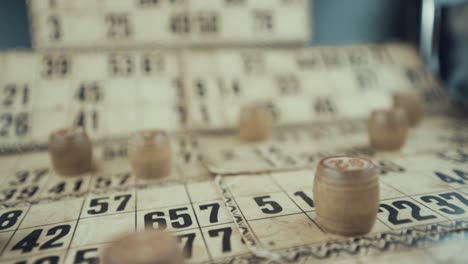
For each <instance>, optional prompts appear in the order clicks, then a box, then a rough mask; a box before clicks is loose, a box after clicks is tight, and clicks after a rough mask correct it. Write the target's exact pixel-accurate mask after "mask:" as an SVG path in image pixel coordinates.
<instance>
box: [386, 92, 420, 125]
mask: <svg viewBox="0 0 468 264" xmlns="http://www.w3.org/2000/svg"><path fill="white" fill-rule="evenodd" d="M393 106H394V107H400V108H403V109H404V110H405V111H406V115H407V116H408V121H409V124H410V126H412V127H414V126H416V125H418V124H419V122H421V119H422V118H423V115H424V101H423V99H422V98H421V96H420V95H419V94H418V93H417V92H414V91H405V92H397V93H395V94H393Z"/></svg>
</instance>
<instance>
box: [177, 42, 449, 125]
mask: <svg viewBox="0 0 468 264" xmlns="http://www.w3.org/2000/svg"><path fill="white" fill-rule="evenodd" d="M182 59H183V61H184V63H183V64H184V67H183V70H182V71H183V75H184V82H185V88H186V92H187V95H186V96H187V109H188V111H187V112H188V115H189V117H188V123H189V126H190V128H192V129H203V130H206V129H232V128H235V127H236V126H237V123H238V119H239V113H240V111H241V109H242V107H243V106H244V105H246V104H248V103H251V102H266V103H268V105H269V106H270V108H271V111H272V112H273V115H274V117H275V123H276V124H278V125H284V124H298V123H307V122H312V121H324V120H336V119H349V118H354V119H356V118H367V115H368V114H369V113H370V111H372V110H374V109H376V108H384V107H388V106H390V105H391V102H392V93H393V92H395V91H401V90H411V89H413V90H417V91H419V92H420V93H421V94H422V96H423V97H424V98H425V100H426V101H428V102H434V101H435V102H437V103H436V104H437V105H439V106H440V105H442V100H441V99H440V98H441V97H442V92H441V90H440V87H439V85H438V83H437V81H436V80H434V78H433V76H432V75H431V74H430V73H429V72H428V71H427V69H425V67H424V65H423V63H422V61H421V59H420V58H419V56H418V53H417V51H416V49H414V48H413V47H411V46H405V45H401V44H386V45H367V46H344V47H343V46H342V47H313V48H303V49H276V50H268V49H267V50H260V49H242V50H239V49H236V50H234V49H231V50H212V49H209V50H193V51H191V52H186V53H184V56H182Z"/></svg>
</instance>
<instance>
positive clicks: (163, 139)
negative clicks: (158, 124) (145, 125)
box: [128, 129, 172, 179]
mask: <svg viewBox="0 0 468 264" xmlns="http://www.w3.org/2000/svg"><path fill="white" fill-rule="evenodd" d="M171 155H172V154H171V145H170V139H169V136H168V135H167V134H166V132H164V131H163V130H157V129H152V130H142V131H138V132H136V133H134V134H133V135H132V136H131V137H130V140H129V141H128V158H129V160H130V165H131V167H132V171H133V173H134V174H135V176H136V177H139V178H145V179H152V178H153V179H155V178H163V177H166V176H168V175H169V174H170V171H171Z"/></svg>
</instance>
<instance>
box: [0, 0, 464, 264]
mask: <svg viewBox="0 0 468 264" xmlns="http://www.w3.org/2000/svg"><path fill="white" fill-rule="evenodd" d="M309 4H310V2H309V1H305V0H275V1H273V0H261V1H260V0H255V1H253V0H252V1H249V0H225V1H222V0H139V1H130V0H99V1H96V0H80V1H74V0H50V1H41V0H30V1H29V7H30V9H29V12H30V18H31V29H32V37H33V39H34V46H35V48H38V49H39V50H36V51H21V50H12V51H5V52H0V68H1V69H2V71H1V72H0V263H2V264H3V263H15V264H46V263H48V264H55V263H67V264H68V263H73V264H79V263H81V264H82V263H88V264H91V263H103V260H102V252H103V250H105V249H106V247H108V246H109V245H110V243H111V242H112V240H113V239H114V238H115V237H116V236H118V235H120V234H121V233H126V232H137V231H144V230H151V229H160V230H165V231H167V232H170V233H171V234H173V235H174V236H175V237H176V238H177V241H178V242H179V247H180V250H181V251H182V252H183V254H184V256H185V258H186V260H187V263H319V262H320V263H321V262H325V263H326V262H328V263H394V262H399V263H434V264H436V263H467V262H468V254H467V253H466V250H465V249H466V248H467V246H468V239H467V235H468V232H467V230H468V121H467V120H466V119H463V118H461V117H460V115H457V114H455V113H454V112H453V111H452V109H451V107H450V104H449V101H448V100H447V98H446V97H445V96H444V92H443V89H442V87H441V85H440V84H439V82H438V81H437V80H436V78H434V76H433V75H432V74H431V73H430V72H429V71H428V70H427V69H426V67H425V66H424V63H423V62H422V61H421V59H420V58H419V56H418V51H417V50H416V49H415V48H414V47H411V46H409V45H406V44H401V43H387V44H379V45H352V46H340V47H328V46H323V47H304V46H303V45H304V44H305V43H306V42H307V41H308V40H309V36H310V33H309V32H310V30H309V28H308V27H309V26H310V24H309V22H310V21H309V20H310V17H309ZM148 25H152V26H151V27H149V26H148ZM265 44H271V45H269V46H268V47H265V46H261V45H265ZM202 45H203V46H202ZM259 45H260V46H259ZM219 46H221V47H224V48H220V47H219ZM168 47H170V48H168ZM174 47H178V48H180V47H182V48H181V49H175V48H174ZM201 47H203V48H201ZM70 48H73V49H70ZM395 91H417V92H419V93H420V95H421V97H422V98H423V99H424V101H425V104H426V116H425V118H424V120H423V122H422V123H421V124H420V125H419V126H418V127H416V128H414V129H412V130H411V132H410V134H409V138H408V140H407V143H406V144H405V146H404V148H403V149H402V150H400V151H395V152H379V151H375V150H373V149H372V148H371V147H370V146H369V143H368V136H367V123H366V120H367V118H368V115H369V113H370V111H372V110H374V109H377V108H386V107H389V106H390V105H391V103H392V94H393V93H394V92H395ZM258 101H261V102H265V103H267V105H268V107H269V108H270V109H271V111H272V113H273V115H274V119H275V128H274V130H273V132H272V135H271V137H270V138H269V139H268V140H267V141H264V142H256V143H247V142H243V141H241V140H240V139H239V137H238V135H237V132H236V129H237V121H238V118H239V112H240V110H241V109H242V107H243V106H244V105H246V104H248V103H251V102H258ZM72 125H74V126H82V127H84V128H85V129H86V131H87V133H88V134H89V135H90V138H91V139H92V141H93V148H94V151H93V156H94V159H93V160H94V165H93V169H92V170H91V171H90V172H88V173H86V174H84V175H79V176H76V177H63V176H60V175H58V174H57V173H56V172H55V171H54V168H53V167H52V166H51V163H50V160H49V156H48V153H47V140H48V135H49V133H50V132H51V131H53V130H55V129H57V128H60V127H68V126H72ZM148 128H159V129H164V130H166V131H167V132H168V134H169V137H170V139H171V149H172V164H171V165H172V169H171V174H170V175H169V176H168V177H166V178H164V179H158V180H142V179H138V178H136V177H135V175H133V174H132V172H131V169H130V165H129V161H128V158H127V141H128V137H129V135H130V133H132V132H134V131H136V130H141V129H148ZM332 155H350V156H365V157H369V158H370V159H372V160H373V162H374V163H375V164H376V165H377V167H378V172H379V181H380V206H379V211H378V215H377V218H378V219H377V222H376V224H375V226H374V227H373V229H372V231H371V232H370V233H369V234H367V235H365V236H360V237H341V236H337V235H333V234H330V233H327V232H326V231H325V230H324V229H323V228H322V227H321V226H320V225H319V224H318V222H317V216H316V213H315V204H314V199H313V193H312V187H313V182H314V174H315V167H316V165H317V162H318V161H319V160H320V159H321V158H323V157H326V156H332Z"/></svg>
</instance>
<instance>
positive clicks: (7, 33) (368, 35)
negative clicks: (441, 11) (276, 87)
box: [0, 0, 420, 50]
mask: <svg viewBox="0 0 468 264" xmlns="http://www.w3.org/2000/svg"><path fill="white" fill-rule="evenodd" d="M76 1H80V0H76ZM419 2H420V1H418V0H315V1H314V3H313V4H312V5H311V6H312V10H311V13H312V14H313V22H312V30H313V32H314V34H313V35H314V41H312V40H311V43H317V44H347V43H366V42H382V41H389V40H407V41H412V42H415V41H416V40H417V38H418V32H417V28H418V27H419V15H418V13H419V5H420V3H419ZM11 48H31V38H30V36H29V21H28V15H27V9H26V0H1V1H0V49H3V50H4V49H11Z"/></svg>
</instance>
